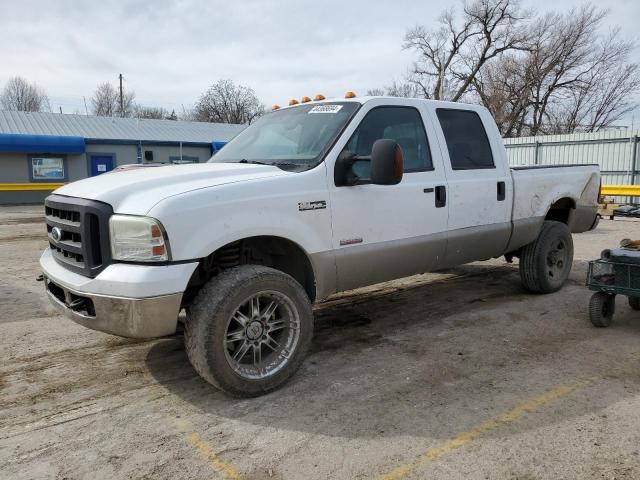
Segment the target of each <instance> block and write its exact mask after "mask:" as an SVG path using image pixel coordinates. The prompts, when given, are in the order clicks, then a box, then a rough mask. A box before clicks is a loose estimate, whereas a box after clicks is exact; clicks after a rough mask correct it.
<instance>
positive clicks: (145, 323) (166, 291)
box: [40, 250, 197, 338]
mask: <svg viewBox="0 0 640 480" xmlns="http://www.w3.org/2000/svg"><path fill="white" fill-rule="evenodd" d="M40 266H41V267H42V271H43V274H44V283H45V286H46V293H47V296H48V297H49V300H50V301H51V303H52V304H53V305H54V306H55V307H56V308H58V309H59V310H60V311H61V312H62V313H64V314H65V315H66V316H67V317H68V318H70V319H71V320H73V321H74V322H76V323H79V324H80V325H83V326H85V327H87V328H91V329H93V330H99V331H101V332H106V333H111V334H113V335H119V336H122V337H131V338H154V337H163V336H166V335H171V334H173V333H175V331H176V328H177V325H178V314H179V311H180V303H181V301H182V295H183V293H182V292H184V290H185V289H186V286H187V283H188V282H189V278H190V277H191V274H192V273H193V271H194V269H195V267H196V266H197V263H188V264H175V265H165V266H154V265H130V264H113V265H110V266H109V267H107V268H106V269H105V270H104V271H103V272H101V273H100V274H99V275H98V276H97V277H95V278H93V279H92V278H88V277H85V276H82V275H78V274H76V273H74V272H70V271H69V270H67V269H65V268H64V267H62V266H61V265H59V264H58V263H57V262H56V261H55V259H54V258H53V256H52V255H51V253H50V251H48V250H47V251H45V252H44V253H43V255H42V257H41V258H40Z"/></svg>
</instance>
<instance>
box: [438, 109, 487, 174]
mask: <svg viewBox="0 0 640 480" xmlns="http://www.w3.org/2000/svg"><path fill="white" fill-rule="evenodd" d="M436 114H437V115H438V121H439V122H440V127H442V133H444V138H445V140H446V141H447V149H448V150H449V159H450V160H451V168H452V169H453V170H476V169H481V168H495V165H494V163H493V154H492V153H491V145H490V144H489V138H488V137H487V132H486V131H485V129H484V125H482V120H480V116H479V115H478V114H477V113H476V112H473V111H471V110H455V109H448V108H438V109H437V110H436Z"/></svg>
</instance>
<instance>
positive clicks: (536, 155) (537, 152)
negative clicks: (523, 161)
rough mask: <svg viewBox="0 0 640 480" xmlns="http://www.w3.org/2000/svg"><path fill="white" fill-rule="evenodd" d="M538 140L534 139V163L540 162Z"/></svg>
mask: <svg viewBox="0 0 640 480" xmlns="http://www.w3.org/2000/svg"><path fill="white" fill-rule="evenodd" d="M539 155H540V142H539V141H537V140H536V152H535V154H534V157H533V164H534V165H539V164H540V157H539Z"/></svg>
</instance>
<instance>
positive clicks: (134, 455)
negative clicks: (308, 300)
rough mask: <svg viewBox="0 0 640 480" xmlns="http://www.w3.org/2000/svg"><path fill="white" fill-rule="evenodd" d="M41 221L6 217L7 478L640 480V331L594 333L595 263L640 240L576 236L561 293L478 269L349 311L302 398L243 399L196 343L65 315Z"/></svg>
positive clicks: (412, 282) (339, 318)
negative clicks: (43, 275) (41, 259)
mask: <svg viewBox="0 0 640 480" xmlns="http://www.w3.org/2000/svg"><path fill="white" fill-rule="evenodd" d="M43 232H44V225H43V223H42V214H41V209H40V208H34V207H2V208H0V323H1V324H2V327H3V335H2V340H1V341H0V358H1V359H2V363H1V364H0V392H1V395H0V478H3V479H4V478H7V479H54V478H55V479H80V478H91V479H95V478H100V479H107V478H136V479H137V478H154V479H156V478H160V479H181V478H231V479H235V478H247V479H263V478H265V479H268V478H277V479H281V478H287V479H289V478H304V479H305V480H310V479H316V478H319V479H320V478H321V479H347V478H356V479H361V478H387V479H399V478H414V479H421V478H430V479H440V478H446V479H449V478H451V479H458V478H459V479H521V480H524V479H526V480H533V479H553V480H556V479H592V478H593V479H596V478H597V479H602V478H605V479H637V478H640V452H639V450H640V369H639V368H638V366H639V363H640V349H639V348H638V347H639V345H640V315H639V314H638V313H635V312H633V311H631V310H630V309H629V307H628V306H627V304H626V299H624V298H621V297H620V298H618V299H617V312H616V317H615V319H614V324H613V325H612V326H611V327H610V328H608V329H595V328H593V327H591V325H590V323H589V321H588V319H587V304H588V300H589V296H590V292H589V291H588V290H587V289H586V288H585V287H584V286H583V284H584V277H585V272H586V262H587V261H588V260H589V259H592V258H595V257H597V256H598V254H599V252H600V251H601V250H602V249H603V248H607V247H612V246H615V245H617V243H618V241H619V240H620V239H621V238H624V237H629V238H636V239H637V238H640V222H636V221H633V220H616V221H614V222H612V221H602V222H601V224H600V227H599V228H598V229H597V230H596V231H594V232H590V233H586V234H582V235H577V236H575V237H574V241H575V244H576V261H575V263H574V269H573V272H572V274H571V279H570V281H569V283H568V284H567V286H566V287H565V288H564V289H563V290H562V291H561V292H558V293H556V294H552V295H546V296H540V295H530V294H527V293H525V292H524V291H523V290H522V288H521V286H520V283H519V279H518V271H517V265H508V264H505V263H504V262H502V261H498V260H496V261H490V262H484V263H475V264H471V265H466V266H464V267H461V268H457V269H453V270H450V271H447V272H443V273H438V274H429V275H421V276H417V277H412V278H409V279H405V280H403V281H399V282H392V283H388V284H382V285H378V286H375V287H372V288H368V289H363V290H360V291H356V292H349V293H347V294H343V295H341V296H337V297H335V298H334V299H333V300H332V301H330V302H328V303H326V304H323V305H320V306H318V307H317V309H316V322H317V326H316V330H317V331H316V335H315V339H314V343H313V350H312V353H311V355H310V356H309V358H308V359H307V361H306V362H305V363H304V365H303V367H302V369H301V370H300V371H299V372H298V374H297V375H296V376H295V377H294V378H293V380H292V381H291V382H290V383H289V384H287V385H286V386H285V387H284V388H283V389H281V390H279V391H277V392H274V393H272V394H269V395H266V396H263V397H260V398H256V399H251V400H237V399H232V398H229V397H227V396H225V395H224V394H222V393H220V392H218V391H216V390H215V389H214V388H213V387H211V386H209V385H208V384H207V383H205V382H204V381H202V380H201V379H200V378H199V377H198V376H197V375H196V374H195V373H194V372H193V370H192V369H191V367H190V366H189V363H188V361H187V358H186V355H185V352H184V348H183V345H182V338H181V336H175V337H172V338H166V339H160V340H155V341H144V342H142V341H133V340H127V339H122V338H117V337H113V336H109V335H106V334H102V333H98V332H93V331H90V330H87V329H84V328H82V327H80V326H78V325H76V324H74V323H72V322H71V321H69V320H67V319H65V318H64V317H61V316H59V315H57V314H56V313H55V311H54V310H53V309H52V308H51V307H50V306H49V305H48V302H47V301H46V299H45V297H44V293H43V291H42V289H43V287H42V284H40V283H37V282H36V281H35V278H36V276H37V275H38V273H39V272H38V263H37V259H38V256H39V254H40V252H41V251H42V250H43V249H44V248H45V245H46V241H45V236H44V233H43Z"/></svg>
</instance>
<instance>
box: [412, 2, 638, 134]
mask: <svg viewBox="0 0 640 480" xmlns="http://www.w3.org/2000/svg"><path fill="white" fill-rule="evenodd" d="M606 15H607V12H606V11H604V10H600V9H597V8H595V7H593V6H590V5H585V6H583V7H581V8H577V9H571V10H569V11H567V12H565V13H564V14H562V13H556V12H552V13H547V14H545V15H542V16H538V17H537V18H535V19H533V20H531V15H530V14H525V13H522V12H520V11H519V10H518V8H517V4H515V3H512V2H511V3H509V2H508V1H507V0H502V1H498V0H483V1H476V2H474V3H472V4H469V5H466V6H465V9H464V11H463V13H462V15H461V19H458V17H457V16H456V15H454V13H453V12H452V11H446V12H445V13H444V14H443V16H442V17H441V25H442V26H441V28H440V29H439V30H436V31H427V30H425V29H424V28H422V27H416V28H414V29H412V30H410V31H409V32H408V33H407V36H406V39H405V47H406V48H413V49H415V50H416V51H417V52H418V61H416V63H414V65H413V69H412V73H411V77H410V79H411V80H412V81H413V82H414V84H415V85H416V86H417V88H418V89H419V92H418V93H420V94H421V96H423V97H426V98H436V99H438V98H445V99H452V100H465V101H471V102H480V103H482V104H483V105H485V106H486V107H487V108H488V109H489V110H490V111H491V113H492V114H493V116H494V118H495V119H496V123H497V124H498V127H499V129H500V131H501V132H502V134H503V135H505V136H518V135H523V134H526V135H537V134H548V133H570V132H574V131H594V130H598V129H601V128H605V127H608V126H611V125H612V124H613V123H614V122H615V121H617V120H619V119H620V118H621V117H622V116H623V115H625V114H626V113H628V112H629V111H630V110H631V109H633V108H634V106H635V103H634V101H633V99H634V96H635V94H636V93H637V92H638V91H639V90H640V67H639V66H638V64H634V63H632V62H630V60H629V55H630V52H631V51H632V49H633V44H632V43H631V42H625V41H622V40H621V39H620V35H619V31H618V30H616V29H614V30H613V31H611V32H610V33H609V34H608V35H604V36H603V35H602V34H601V33H600V32H601V30H602V23H603V19H604V18H605V17H606ZM523 18H526V19H527V21H526V22H525V21H522V19H523ZM492 32H493V33H492Z"/></svg>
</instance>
